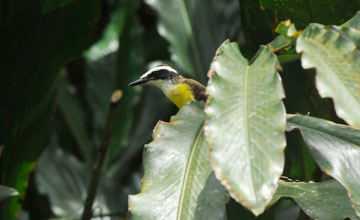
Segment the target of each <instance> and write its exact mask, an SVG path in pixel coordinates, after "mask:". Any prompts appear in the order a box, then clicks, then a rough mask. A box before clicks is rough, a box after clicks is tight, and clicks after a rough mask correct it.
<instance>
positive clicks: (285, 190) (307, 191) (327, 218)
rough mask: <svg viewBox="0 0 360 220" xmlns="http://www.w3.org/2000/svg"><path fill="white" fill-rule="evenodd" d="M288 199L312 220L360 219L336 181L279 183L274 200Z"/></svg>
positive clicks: (342, 188)
mask: <svg viewBox="0 0 360 220" xmlns="http://www.w3.org/2000/svg"><path fill="white" fill-rule="evenodd" d="M281 197H290V198H292V199H294V200H295V201H296V202H297V203H298V205H299V206H300V207H301V208H302V210H304V212H305V213H306V214H307V215H309V216H310V217H311V218H312V219H321V220H342V219H346V218H351V219H352V220H354V219H360V218H359V217H358V216H356V214H355V211H354V209H353V207H352V206H351V202H350V200H349V197H348V196H347V195H346V190H345V189H344V187H343V186H342V185H341V184H340V183H338V182H337V181H336V180H330V181H326V182H321V183H304V182H285V181H282V180H281V181H279V188H278V190H277V191H276V194H275V195H274V200H278V199H279V198H281Z"/></svg>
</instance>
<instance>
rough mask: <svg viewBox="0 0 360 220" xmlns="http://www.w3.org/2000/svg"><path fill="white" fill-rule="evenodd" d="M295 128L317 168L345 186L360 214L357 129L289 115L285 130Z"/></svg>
mask: <svg viewBox="0 0 360 220" xmlns="http://www.w3.org/2000/svg"><path fill="white" fill-rule="evenodd" d="M294 128H297V129H299V130H300V132H301V134H302V136H303V138H304V140H305V142H306V144H307V146H308V149H309V151H310V153H311V155H312V156H313V158H314V159H315V161H316V162H317V164H318V165H319V166H320V168H321V169H322V170H323V171H324V172H325V173H327V174H328V175H330V176H332V177H334V178H335V179H336V180H338V181H339V182H340V183H341V184H343V185H344V186H345V188H346V190H347V191H348V194H349V196H350V199H351V201H352V203H353V206H354V207H355V210H356V213H357V214H358V215H359V216H360V182H359V180H360V164H359V158H360V130H357V129H354V128H351V127H348V126H345V125H340V124H335V123H332V122H330V121H326V120H323V119H318V118H313V117H308V116H289V117H288V120H287V130H292V129H294Z"/></svg>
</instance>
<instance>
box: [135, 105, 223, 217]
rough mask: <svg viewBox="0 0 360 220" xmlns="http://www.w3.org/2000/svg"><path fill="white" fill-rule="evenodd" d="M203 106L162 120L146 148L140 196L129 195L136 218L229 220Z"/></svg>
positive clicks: (192, 106)
mask: <svg viewBox="0 0 360 220" xmlns="http://www.w3.org/2000/svg"><path fill="white" fill-rule="evenodd" d="M204 118H205V114H204V112H203V107H202V105H201V103H190V104H189V105H185V106H184V107H183V108H182V109H181V110H180V111H179V113H178V114H177V115H176V116H174V117H173V118H172V119H171V121H170V123H166V122H159V124H158V125H157V126H156V128H155V130H154V134H153V137H154V140H153V141H152V142H151V143H150V144H148V145H146V147H145V155H144V168H145V174H144V178H143V183H142V189H141V193H140V194H137V195H133V196H130V197H129V203H130V204H129V210H130V212H131V217H132V219H225V213H224V211H225V210H224V209H225V203H226V202H227V194H226V190H225V188H224V187H223V186H222V185H221V183H220V182H219V181H218V180H217V179H216V177H215V175H214V174H213V172H212V169H211V166H210V160H209V149H208V144H207V142H206V140H205V136H204V133H203V123H204Z"/></svg>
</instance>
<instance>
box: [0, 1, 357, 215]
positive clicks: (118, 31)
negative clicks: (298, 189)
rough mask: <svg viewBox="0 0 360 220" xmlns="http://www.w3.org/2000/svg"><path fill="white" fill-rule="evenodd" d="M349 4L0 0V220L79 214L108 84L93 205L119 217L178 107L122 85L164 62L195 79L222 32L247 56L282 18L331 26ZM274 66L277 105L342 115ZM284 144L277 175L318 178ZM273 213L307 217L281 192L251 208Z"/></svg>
mask: <svg viewBox="0 0 360 220" xmlns="http://www.w3.org/2000/svg"><path fill="white" fill-rule="evenodd" d="M179 2H180V3H183V5H184V6H185V8H184V7H183V8H182V7H180V6H181V4H180V5H179ZM260 3H261V5H260ZM359 8H360V2H359V1H350V0H322V1H318V0H303V1H290V0H289V1H287V0H284V1H281V2H280V3H279V2H277V1H271V0H261V1H254V0H240V1H238V0H224V1H219V0H211V1H208V0H197V1H191V0H183V1H169V0H163V1H162V0H147V1H146V2H144V1H141V0H123V1H118V0H104V1H95V0H87V1H79V0H62V1H56V0H41V1H36V2H33V1H25V0H20V1H19V0H18V1H11V0H2V1H0V45H1V46H0V54H1V55H0V58H1V60H0V120H1V121H0V146H1V148H0V150H1V157H0V160H1V163H0V166H1V167H0V172H1V175H0V182H1V185H6V186H10V187H13V188H15V189H16V190H18V191H19V193H20V196H17V197H14V198H11V199H7V200H6V201H5V202H4V203H2V209H1V219H2V220H7V219H12V218H14V217H15V216H16V217H17V218H20V219H29V218H30V219H39V220H41V219H49V218H54V219H78V218H79V216H80V215H81V212H82V209H83V203H84V200H85V198H86V189H87V185H88V182H89V178H90V174H91V167H92V164H93V160H94V150H95V147H96V146H97V145H99V142H100V139H101V137H102V135H103V132H104V126H105V120H106V117H107V112H108V109H109V105H110V96H111V94H112V92H113V91H114V90H115V89H120V90H122V92H123V97H122V99H121V100H120V103H119V108H118V113H117V118H116V122H115V128H114V133H113V136H112V138H111V142H110V146H109V152H108V154H107V158H106V161H105V164H104V167H103V172H102V177H101V182H100V184H99V188H98V194H97V198H96V201H95V205H94V214H95V215H96V216H99V217H98V218H99V219H100V218H101V217H103V219H121V218H125V217H126V215H127V196H128V195H129V194H135V193H137V192H138V191H139V189H140V184H141V177H142V150H143V146H144V144H146V143H148V142H150V141H151V133H152V129H153V128H154V126H155V124H156V123H157V121H158V120H160V119H161V120H165V121H168V120H169V118H170V116H171V115H174V114H175V113H176V112H177V108H176V107H175V106H174V105H173V104H172V103H170V102H169V101H168V100H167V99H166V98H165V97H164V95H162V93H161V92H160V90H158V89H155V88H152V87H143V88H129V87H127V84H128V83H129V82H131V81H133V80H135V79H137V78H138V77H139V76H140V75H141V74H142V73H143V72H145V71H146V70H147V69H148V68H149V67H151V66H154V65H157V64H162V63H166V64H169V65H172V66H173V67H174V68H176V69H178V70H179V72H180V73H182V74H183V75H185V76H187V77H192V78H196V79H197V80H199V81H201V82H202V83H204V84H206V82H207V77H206V73H207V70H208V69H209V64H210V62H211V60H212V58H213V56H214V55H215V51H216V49H217V48H218V46H219V45H220V44H221V43H222V42H223V41H224V40H225V39H230V40H231V41H237V42H238V43H239V44H240V48H241V51H242V52H243V53H244V55H245V56H246V57H248V58H251V57H252V56H253V55H254V54H255V52H256V51H257V49H258V48H259V45H260V44H267V43H269V42H270V41H271V40H273V39H274V37H275V36H276V35H275V33H274V28H275V27H276V25H277V24H278V23H279V22H280V21H282V20H285V19H287V18H291V19H292V22H294V23H295V24H296V25H297V27H298V29H303V28H304V27H305V26H306V25H307V24H309V23H310V22H318V23H322V24H341V23H343V22H344V21H346V20H347V19H349V18H350V17H352V16H353V15H354V14H355V12H356V11H357V10H359ZM290 53H291V51H290ZM282 66H283V69H284V71H283V72H282V73H281V75H282V78H283V83H284V88H285V91H286V97H287V98H286V100H285V104H286V108H287V112H288V113H298V112H300V113H303V114H310V115H312V116H317V117H321V118H326V119H329V120H332V121H335V122H342V121H340V119H338V118H337V117H336V115H335V113H334V110H333V104H332V102H331V101H330V100H328V99H321V98H320V97H319V95H318V94H317V91H316V89H315V87H314V75H313V73H312V71H308V70H302V68H301V65H300V62H299V60H295V61H293V62H289V63H283V64H282ZM287 142H288V148H287V150H286V165H285V175H286V176H289V177H291V178H294V179H301V180H310V179H314V180H319V179H321V178H326V177H324V176H323V175H322V174H321V172H320V171H319V169H317V167H316V165H315V163H314V161H313V160H312V159H311V157H310V156H309V154H308V152H307V151H306V150H305V148H304V144H303V142H302V139H301V138H300V137H299V136H298V134H297V133H296V132H293V133H290V134H288V136H287ZM19 210H20V211H19ZM227 211H228V218H229V219H251V218H254V217H253V216H252V214H251V213H250V212H249V211H247V210H245V209H243V208H242V207H241V206H240V205H238V204H237V203H235V202H234V201H230V203H229V204H228V205H227ZM104 216H106V217H104ZM275 218H276V219H297V218H300V219H306V218H307V217H306V216H304V214H303V213H301V212H300V209H299V208H298V207H297V206H296V205H295V204H294V203H293V202H291V201H282V202H280V203H279V204H277V205H275V206H273V207H272V208H271V209H270V210H269V211H267V212H265V214H263V215H261V216H260V217H258V219H275Z"/></svg>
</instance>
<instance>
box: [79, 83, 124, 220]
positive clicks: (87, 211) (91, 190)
mask: <svg viewBox="0 0 360 220" xmlns="http://www.w3.org/2000/svg"><path fill="white" fill-rule="evenodd" d="M121 96H122V93H121V91H120V90H116V91H115V92H114V93H113V94H112V96H111V104H110V108H109V112H108V116H107V119H106V124H105V129H104V135H103V137H102V139H101V142H100V146H99V147H98V149H97V152H96V158H95V163H94V166H93V169H92V176H91V180H90V184H89V186H88V190H87V197H86V200H85V206H84V211H83V214H82V217H81V220H90V219H91V217H92V206H93V203H94V199H95V196H96V191H97V187H98V184H99V180H100V174H101V167H102V165H103V162H104V159H105V156H106V152H107V149H108V146H109V142H110V138H111V135H112V129H113V127H114V122H115V118H116V113H117V107H118V103H119V100H120V98H121Z"/></svg>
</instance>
